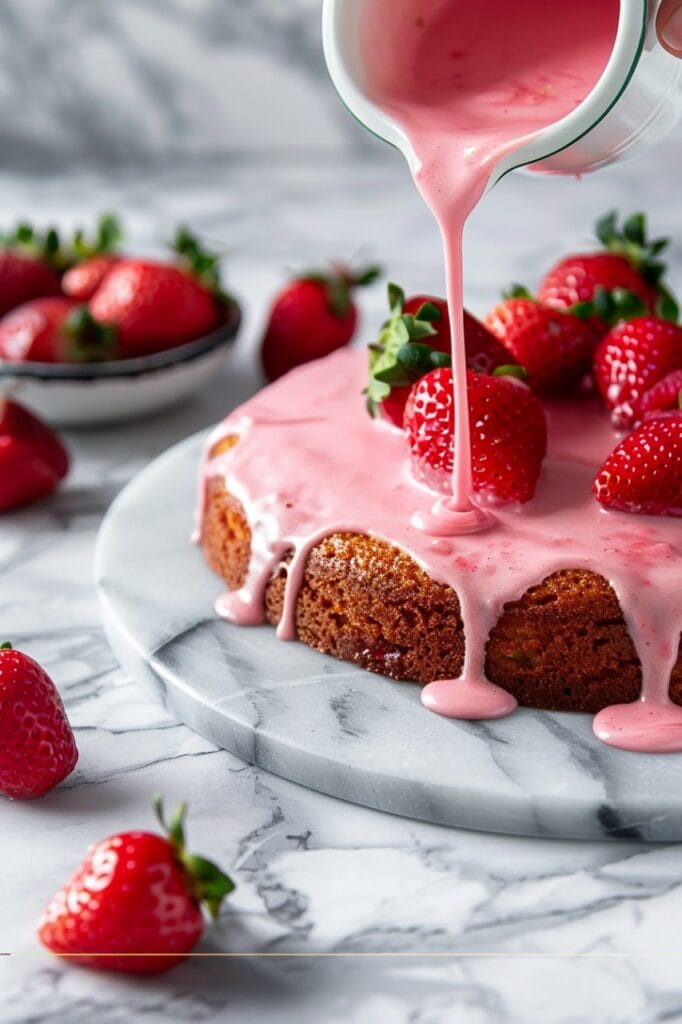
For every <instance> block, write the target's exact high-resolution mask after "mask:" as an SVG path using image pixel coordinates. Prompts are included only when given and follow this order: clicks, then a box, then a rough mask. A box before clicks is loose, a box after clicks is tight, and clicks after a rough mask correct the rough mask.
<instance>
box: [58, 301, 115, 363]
mask: <svg viewBox="0 0 682 1024" xmlns="http://www.w3.org/2000/svg"><path fill="white" fill-rule="evenodd" d="M64 330H65V333H66V336H67V338H68V341H69V354H70V356H71V359H72V360H73V361H74V362H77V363H102V362H106V361H107V360H109V359H113V358H114V357H115V355H116V342H117V340H118V330H117V328H116V327H115V326H114V325H113V324H104V323H101V322H100V321H99V320H95V318H94V316H93V315H92V313H91V312H90V310H89V309H88V307H87V306H77V307H76V308H75V309H73V310H71V312H70V313H69V315H68V317H67V318H66V323H65V325H64Z"/></svg>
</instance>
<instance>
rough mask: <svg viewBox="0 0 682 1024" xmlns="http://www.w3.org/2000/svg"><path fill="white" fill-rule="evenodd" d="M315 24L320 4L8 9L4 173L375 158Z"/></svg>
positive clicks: (41, 0)
mask: <svg viewBox="0 0 682 1024" xmlns="http://www.w3.org/2000/svg"><path fill="white" fill-rule="evenodd" d="M320 24H321V2H320V0H116V2H114V3H109V2H105V0H3V3H2V5H0V124H1V125H2V154H1V161H2V164H3V166H5V167H8V166H17V167H25V166H30V167H33V168H43V169H46V168H54V166H55V165H67V166H78V165H80V164H81V163H82V162H86V163H88V164H95V165H99V166H106V165H110V164H111V163H116V164H119V165H121V164H126V163H135V162H138V163H139V162H140V161H144V162H149V161H165V160H168V159H173V160H181V161H183V162H196V163H198V164H205V163H206V161H207V160H209V159H211V158H214V157H215V156H217V155H219V154H226V153H234V152H244V151H251V150H256V151H257V150H261V151H266V150H274V151H278V150H280V151H281V150H291V149H312V150H316V149H322V150H324V149H329V148H332V149H338V148H339V147H340V146H343V145H348V144H349V143H350V144H351V145H353V146H355V147H362V146H365V145H366V146H371V142H370V141H369V140H368V139H366V137H365V133H364V132H363V131H362V130H361V129H360V128H359V127H358V126H356V125H355V123H354V121H353V120H352V118H351V117H350V116H349V115H348V114H347V113H346V112H345V110H344V109H343V107H342V105H341V103H340V102H339V101H338V99H337V97H336V95H335V93H334V90H333V87H332V85H331V82H330V81H329V79H328V78H327V76H326V73H325V68H324V61H323V57H322V47H321V42H320ZM38 69H39V72H38Z"/></svg>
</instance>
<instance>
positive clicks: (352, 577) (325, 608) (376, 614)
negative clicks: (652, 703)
mask: <svg viewBox="0 0 682 1024" xmlns="http://www.w3.org/2000/svg"><path fill="white" fill-rule="evenodd" d="M202 536H203V539H202V543H203V548H204V553H205V557H206V560H207V562H208V564H209V566H210V567H211V568H212V569H213V571H214V572H216V573H218V575H219V576H221V577H222V579H223V580H224V581H225V584H226V585H227V587H228V589H229V590H236V589H239V588H240V587H241V586H243V585H244V583H245V582H246V579H247V574H248V568H249V562H250V557H251V541H252V534H251V529H250V527H249V524H248V521H247V518H246V515H245V513H244V509H243V507H242V505H241V504H240V503H239V502H238V501H237V500H236V499H235V498H234V497H233V496H232V495H230V494H229V493H228V492H227V491H226V489H225V486H224V483H223V481H222V480H221V479H220V478H217V477H216V478H213V479H211V480H209V481H208V484H207V495H206V510H205V515H204V522H203V534H202ZM286 562H287V559H286V558H285V559H284V560H283V561H282V563H281V564H280V566H279V568H278V570H277V571H276V573H275V575H274V576H273V578H272V579H271V580H270V582H269V584H268V586H267V589H266V594H265V613H266V616H267V620H268V621H269V622H270V623H272V625H277V624H278V623H279V621H280V619H281V617H282V609H283V605H284V592H285V587H286V580H287V564H286ZM296 630H297V635H298V638H299V640H301V641H302V642H303V643H305V644H307V645H308V646H310V647H312V648H314V649H315V650H318V651H321V652H323V653H324V654H330V655H333V656H334V657H337V658H340V659H342V660H344V661H350V662H353V663H354V664H356V665H360V666H362V667H363V668H365V669H368V670H369V671H370V672H376V673H379V674H381V675H385V676H389V677H390V678H392V679H395V680H398V681H402V680H411V681H414V682H418V683H421V684H426V683H430V682H432V681H433V680H435V679H456V678H457V677H458V676H459V675H460V674H461V672H462V669H463V665H464V643H465V640H464V626H463V623H462V619H461V612H460V604H459V598H458V596H457V594H456V593H455V592H454V590H452V588H451V587H448V586H447V585H445V584H441V583H437V582H436V581H434V580H432V579H431V578H430V577H429V576H428V575H427V574H426V573H425V572H424V571H423V570H422V569H421V568H420V567H419V566H418V565H417V563H416V562H415V561H414V560H413V559H412V558H411V557H410V556H409V555H407V554H406V553H405V552H403V551H400V550H399V549H397V548H395V547H393V546H392V545H391V544H389V543H387V542H386V541H382V540H378V539H376V538H372V537H368V536H365V535H362V534H348V533H339V534H334V535H332V536H330V537H327V538H326V539H325V540H323V541H322V542H321V543H320V544H318V545H317V546H316V547H315V548H314V549H313V550H312V551H311V553H310V555H309V557H308V561H307V565H306V568H305V574H304V579H303V584H302V586H301V589H300V593H299V597H298V603H297V608H296ZM486 675H487V677H488V678H489V679H490V681H491V682H493V683H497V684H498V685H499V686H501V687H503V688H504V689H505V690H508V691H509V692H510V693H511V694H513V695H514V697H516V699H517V700H518V702H519V704H521V705H522V706H524V707H531V708H541V709H544V710H550V711H583V712H590V713H593V714H594V713H597V712H598V711H600V710H602V708H605V707H609V706H611V705H613V704H623V703H629V702H631V701H636V700H638V699H639V697H640V694H641V688H642V671H641V665H640V662H639V658H638V656H637V652H636V650H635V647H634V644H633V642H632V639H631V637H630V635H629V632H628V629H627V626H626V624H625V620H624V618H623V613H622V610H621V608H620V605H619V603H618V599H617V597H616V595H615V593H614V591H613V588H612V587H611V586H610V584H609V583H608V582H607V581H606V580H605V579H604V578H603V577H602V576H600V575H599V574H597V573H594V572H589V571H585V570H582V569H575V568H571V567H567V568H566V569H565V570H562V571H561V572H558V573H555V574H554V575H553V576H550V577H549V579H547V580H544V581H539V582H538V585H537V586H535V587H533V588H531V589H530V590H529V591H528V592H527V593H526V594H524V595H523V596H522V597H521V598H520V599H519V600H517V601H513V602H510V603H509V604H507V605H506V606H505V608H504V610H503V613H502V615H501V617H500V619H499V621H498V622H497V624H496V625H495V627H494V628H493V630H492V631H491V634H490V638H489V641H488V645H487V650H486ZM670 695H671V698H672V700H673V701H674V702H675V703H676V704H679V705H682V638H681V640H680V650H679V656H678V660H677V664H676V666H675V668H674V670H673V674H672V679H671V687H670Z"/></svg>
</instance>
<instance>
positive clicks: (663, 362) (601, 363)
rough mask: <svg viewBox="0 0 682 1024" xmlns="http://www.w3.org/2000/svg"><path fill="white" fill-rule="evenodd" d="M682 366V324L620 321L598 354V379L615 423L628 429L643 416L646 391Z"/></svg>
mask: <svg viewBox="0 0 682 1024" xmlns="http://www.w3.org/2000/svg"><path fill="white" fill-rule="evenodd" d="M679 369H682V327H679V326H678V325H677V324H674V323H670V322H669V321H667V320H661V319H659V318H658V317H654V316H646V317H638V318H637V319H635V320H632V321H630V322H626V323H621V324H617V325H616V326H615V327H614V328H612V329H611V330H610V331H609V333H608V334H607V335H606V336H605V337H604V338H602V340H601V341H600V343H599V345H598V346H597V349H596V351H595V354H594V378H595V381H596V384H597V387H598V389H599V393H600V394H601V396H602V398H603V400H604V403H605V405H606V408H607V409H609V410H611V415H612V420H613V423H614V426H616V427H617V428H619V429H627V428H630V427H632V426H634V425H635V424H637V423H638V422H640V420H641V418H642V412H641V408H640V405H641V401H642V397H643V395H644V394H645V392H647V391H649V390H650V388H652V387H653V386H654V384H657V383H658V381H660V380H662V379H663V378H664V377H666V376H667V375H668V374H669V373H672V372H673V371H674V370H679Z"/></svg>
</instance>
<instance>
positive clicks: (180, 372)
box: [0, 215, 241, 426]
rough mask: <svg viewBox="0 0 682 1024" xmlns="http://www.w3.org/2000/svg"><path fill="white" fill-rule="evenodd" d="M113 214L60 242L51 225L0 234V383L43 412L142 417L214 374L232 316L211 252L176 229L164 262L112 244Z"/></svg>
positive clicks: (72, 421) (94, 420)
mask: <svg viewBox="0 0 682 1024" xmlns="http://www.w3.org/2000/svg"><path fill="white" fill-rule="evenodd" d="M120 244H121V230H120V227H119V223H118V221H117V219H116V218H115V217H113V216H111V215H106V216H104V217H102V218H101V219H100V222H99V225H98V228H97V230H96V232H95V233H94V234H93V236H92V237H87V236H86V234H85V233H84V232H82V231H77V232H76V234H75V235H74V238H73V240H72V241H71V242H69V243H68V244H66V245H64V244H62V242H61V241H60V239H59V236H58V234H57V232H56V231H55V230H53V229H51V230H49V231H47V232H45V233H43V234H41V233H38V232H36V231H34V230H33V229H32V228H31V227H30V226H29V225H25V224H22V225H19V226H18V227H17V228H16V229H15V230H14V231H13V232H12V233H11V234H8V235H5V236H2V237H0V390H2V391H4V392H5V393H8V392H9V393H11V394H13V395H14V394H16V395H18V396H20V397H21V400H22V401H23V402H26V403H27V404H28V405H32V406H34V407H36V408H38V409H40V411H41V414H42V415H43V416H44V418H46V419H47V420H49V421H51V422H54V423H58V424H62V425H71V426H86V425H97V424H103V423H112V422H116V421H123V420H128V419H132V418H135V417H138V416H143V415H149V414H151V413H155V412H158V411H160V410H161V409H164V408H167V407H169V406H171V405H173V404H175V403H176V402H178V401H180V400H182V399H183V398H186V397H188V396H189V395H190V394H191V393H192V392H194V391H196V390H197V389H198V388H199V387H201V386H202V385H203V384H205V383H206V382H207V381H208V380H210V379H211V377H212V376H213V375H214V373H215V371H216V369H217V368H218V366H219V365H220V363H221V362H222V361H223V360H224V358H225V356H226V355H227V353H228V352H229V350H230V347H231V343H232V342H233V341H234V339H235V337H236V335H237V332H238V330H239V326H240V323H241V311H240V308H239V305H238V303H237V302H236V300H235V299H234V298H232V297H231V296H230V295H228V294H227V293H226V292H225V291H224V290H223V288H222V285H221V280H220V269H219V256H217V255H216V254H214V253H209V252H207V251H206V250H205V249H203V248H202V247H201V245H200V244H199V242H198V240H197V239H196V237H195V236H194V235H193V234H191V233H190V232H189V231H188V230H187V229H186V228H179V229H178V231H177V233H176V236H175V240H174V243H173V246H172V255H171V257H170V258H169V259H168V260H158V259H157V260H154V259H148V258H138V257H135V256H132V255H128V254H124V253H123V252H122V251H121V249H120Z"/></svg>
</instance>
